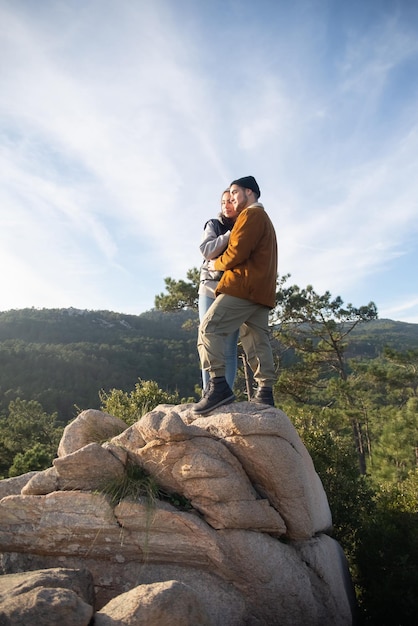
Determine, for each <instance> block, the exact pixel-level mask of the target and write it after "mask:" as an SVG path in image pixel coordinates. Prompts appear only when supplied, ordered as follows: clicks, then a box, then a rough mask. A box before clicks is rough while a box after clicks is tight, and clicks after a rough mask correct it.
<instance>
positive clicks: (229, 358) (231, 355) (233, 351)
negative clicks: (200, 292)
mask: <svg viewBox="0 0 418 626" xmlns="http://www.w3.org/2000/svg"><path fill="white" fill-rule="evenodd" d="M213 302H215V298H211V297H210V296H199V320H200V322H201V321H202V319H203V318H204V316H205V314H206V312H207V310H208V309H209V307H210V306H211V304H213ZM238 338H239V329H238V330H235V331H234V332H233V333H230V334H229V335H227V336H226V337H225V378H226V381H227V383H228V385H229V386H230V387H231V389H233V388H234V383H235V377H236V375H237V366H238V363H237V344H238ZM209 378H210V376H209V372H208V371H207V370H203V369H202V384H203V389H204V388H205V387H206V385H207V384H208V382H209Z"/></svg>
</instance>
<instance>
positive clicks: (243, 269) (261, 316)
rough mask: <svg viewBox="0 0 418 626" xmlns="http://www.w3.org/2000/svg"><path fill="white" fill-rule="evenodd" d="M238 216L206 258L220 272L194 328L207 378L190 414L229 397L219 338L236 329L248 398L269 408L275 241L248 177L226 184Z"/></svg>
mask: <svg viewBox="0 0 418 626" xmlns="http://www.w3.org/2000/svg"><path fill="white" fill-rule="evenodd" d="M230 195H231V200H232V203H233V205H234V207H235V210H236V211H237V213H238V217H237V219H236V221H235V225H234V228H233V229H232V231H231V235H230V238H229V244H228V247H227V249H226V250H225V252H224V253H223V254H222V255H221V256H220V257H218V258H217V259H215V260H214V261H211V262H210V263H211V264H212V269H215V270H221V271H223V272H224V273H223V275H222V278H221V280H220V281H219V284H218V287H217V289H216V295H217V297H216V299H215V301H214V303H213V304H212V305H211V307H210V309H209V310H208V312H207V313H206V315H205V317H204V318H203V320H202V322H201V324H200V327H199V337H198V342H197V348H198V351H199V356H200V362H201V366H202V369H205V370H207V371H208V372H209V375H210V379H209V383H208V385H207V386H206V388H205V390H204V393H203V397H202V399H201V400H200V402H198V403H197V404H195V405H194V409H193V410H194V413H195V414H197V415H207V414H208V413H210V412H211V411H212V410H213V409H215V408H217V407H219V406H222V405H223V404H229V403H230V402H233V401H234V400H235V396H234V393H233V391H232V389H231V388H230V387H229V385H228V383H227V382H226V380H225V358H224V344H225V338H226V337H227V335H229V334H230V333H231V332H234V331H235V330H237V329H238V328H240V329H241V330H240V337H241V343H242V347H243V348H244V351H245V354H246V356H247V360H248V363H249V364H250V367H251V369H252V371H253V374H254V379H255V381H256V382H257V384H258V389H257V393H256V395H255V398H254V400H255V401H257V402H263V403H265V404H269V405H271V406H274V401H273V384H274V382H275V379H276V375H275V369H274V360H273V353H272V349H271V345H270V340H269V331H268V317H269V310H270V309H272V308H273V307H274V306H275V303H276V280H277V241H276V233H275V230H274V227H273V224H272V222H271V220H270V218H269V217H268V215H267V213H266V212H265V211H264V207H263V205H262V204H261V203H260V202H258V199H259V197H260V188H259V186H258V184H257V181H256V180H255V178H254V177H253V176H244V177H243V178H238V179H237V180H234V181H233V182H232V183H231V185H230Z"/></svg>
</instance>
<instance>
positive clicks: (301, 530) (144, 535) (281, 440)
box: [0, 402, 354, 626]
mask: <svg viewBox="0 0 418 626" xmlns="http://www.w3.org/2000/svg"><path fill="white" fill-rule="evenodd" d="M132 468H136V469H138V470H140V471H141V472H142V473H143V474H146V475H147V476H149V477H150V479H149V480H150V481H151V483H152V484H154V485H155V487H156V488H158V493H159V494H166V496H167V497H164V498H162V497H161V498H158V497H151V496H150V495H148V496H147V495H144V493H142V492H140V491H138V492H137V493H135V489H132V485H133V486H134V487H135V480H137V477H135V474H132ZM174 494H175V495H174ZM331 527H332V520H331V514H330V510H329V506H328V501H327V497H326V494H325V492H324V489H323V486H322V483H321V481H320V479H319V477H318V474H317V473H316V471H315V468H314V466H313V463H312V459H311V457H310V456H309V454H308V452H307V450H306V448H305V446H304V445H303V443H302V441H301V439H300V437H299V435H298V434H297V432H296V430H295V428H294V427H293V425H292V423H291V421H290V420H289V418H288V417H287V416H286V415H285V414H284V413H283V412H282V411H280V410H279V409H275V408H273V407H267V406H266V405H261V404H254V403H248V402H242V403H235V404H232V405H228V406H226V407H221V408H220V409H218V410H217V411H216V412H214V413H213V414H212V415H210V416H209V417H205V418H203V417H200V418H196V417H195V416H194V415H193V412H192V409H191V405H187V404H186V405H178V406H172V405H160V406H158V407H156V408H155V409H154V410H153V411H151V412H149V413H147V414H146V415H145V416H144V417H142V418H141V419H140V420H139V421H138V422H137V423H136V424H134V425H133V426H130V427H129V428H128V427H127V425H126V424H125V423H124V422H122V421H121V420H119V419H117V418H115V417H113V416H111V415H108V414H106V413H102V412H100V411H96V410H92V409H89V410H87V411H83V412H82V413H81V414H80V415H79V416H78V417H77V418H76V419H75V420H74V421H73V422H71V423H70V424H69V425H68V426H67V427H66V428H65V430H64V433H63V437H62V439H61V442H60V445H59V448H58V455H57V458H56V459H55V460H54V462H53V466H52V467H51V468H49V469H47V470H44V471H42V472H31V473H30V474H26V475H25V476H20V477H17V478H10V479H6V480H3V481H1V482H0V553H2V554H1V571H2V573H3V575H2V576H1V577H0V623H1V624H4V625H5V626H7V625H8V624H13V625H14V624H20V623H21V624H26V623H36V624H37V626H46V625H47V624H54V625H56V624H57V623H62V624H65V625H66V626H72V625H73V624H74V626H87V625H88V624H95V625H98V626H110V625H113V626H116V625H122V624H123V625H125V626H129V625H131V624H132V625H133V624H138V623H146V624H147V625H148V626H153V625H155V626H157V625H158V626H165V625H166V624H167V626H168V625H170V626H176V625H177V624H178V625H181V626H188V625H190V626H191V625H192V624H193V626H195V625H196V624H199V625H203V626H204V625H206V624H207V625H208V626H225V625H228V626H243V625H246V626H247V625H248V626H249V625H254V626H255V625H257V626H263V625H265V626H274V625H275V624H277V625H279V624H280V626H294V625H295V624H304V626H320V625H321V626H326V625H330V626H331V625H332V626H339V625H341V626H349V625H351V624H352V623H353V612H354V601H353V593H352V585H351V581H350V576H349V572H348V567H347V563H346V560H345V557H344V554H343V552H342V549H341V547H340V546H339V544H338V543H337V542H336V541H335V540H334V539H333V538H332V537H331V536H330V531H331ZM19 620H20V621H19ZM25 620H26V621H25ZM48 620H49V621H48Z"/></svg>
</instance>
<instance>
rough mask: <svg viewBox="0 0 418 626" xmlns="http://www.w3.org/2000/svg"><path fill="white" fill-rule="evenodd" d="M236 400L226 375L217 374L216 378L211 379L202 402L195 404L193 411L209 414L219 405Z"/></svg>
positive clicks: (199, 413)
mask: <svg viewBox="0 0 418 626" xmlns="http://www.w3.org/2000/svg"><path fill="white" fill-rule="evenodd" d="M234 400H235V396H234V392H233V391H232V389H231V387H230V386H229V385H228V383H227V382H226V379H225V376H216V378H211V379H210V380H209V382H208V384H207V385H206V387H205V391H204V392H203V397H202V399H201V401H200V402H198V403H197V404H195V405H194V407H193V412H194V413H195V414H196V415H207V414H208V413H210V412H211V411H213V409H216V408H217V407H218V406H222V405H223V404H229V403H230V402H233V401H234Z"/></svg>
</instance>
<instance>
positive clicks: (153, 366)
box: [0, 309, 418, 422]
mask: <svg viewBox="0 0 418 626" xmlns="http://www.w3.org/2000/svg"><path fill="white" fill-rule="evenodd" d="M187 320H192V321H193V322H195V324H192V325H191V326H192V328H191V329H187V328H184V324H185V322H187ZM196 323H197V314H196V313H194V312H192V311H183V310H181V311H177V312H170V313H168V312H162V311H149V312H147V313H143V314H142V315H125V314H122V313H114V312H111V311H82V310H77V309H41V310H38V309H21V310H12V311H6V312H0V413H4V412H5V411H6V409H7V407H8V404H9V402H10V401H11V400H15V399H16V398H20V399H22V400H37V401H38V402H39V403H40V404H41V405H42V407H43V408H44V410H45V411H47V412H50V413H51V412H55V411H57V412H58V417H59V419H60V421H63V422H67V421H68V420H69V419H71V418H73V417H74V415H75V413H76V409H75V406H76V407H78V408H80V409H84V408H86V407H89V408H98V406H99V395H98V394H99V391H100V390H101V389H104V390H106V391H108V390H110V389H113V388H116V389H123V390H129V389H132V388H133V387H134V385H135V383H136V382H137V380H138V378H140V379H142V380H154V381H156V382H157V383H158V385H159V387H160V388H161V389H164V390H167V391H169V392H175V391H178V393H179V395H180V396H181V397H189V396H192V395H193V394H194V393H195V386H196V385H199V384H200V371H199V364H198V356H197V351H196ZM186 326H187V324H186ZM189 326H190V325H189ZM385 346H390V347H392V348H394V349H396V350H399V351H403V350H407V349H413V348H418V325H417V324H405V323H401V322H393V321H391V320H374V321H371V322H368V323H367V324H366V323H364V324H359V325H358V326H357V327H356V328H355V329H354V330H353V332H352V334H351V336H350V343H349V349H348V350H347V356H357V357H358V356H363V357H368V358H374V357H376V356H378V355H379V354H380V352H381V351H382V349H383V348H384V347H385Z"/></svg>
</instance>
